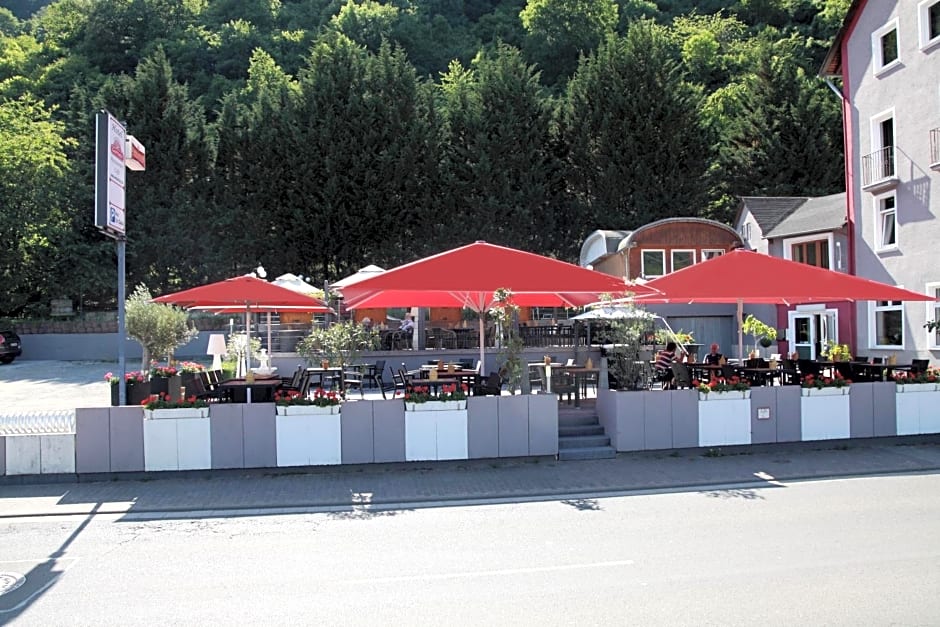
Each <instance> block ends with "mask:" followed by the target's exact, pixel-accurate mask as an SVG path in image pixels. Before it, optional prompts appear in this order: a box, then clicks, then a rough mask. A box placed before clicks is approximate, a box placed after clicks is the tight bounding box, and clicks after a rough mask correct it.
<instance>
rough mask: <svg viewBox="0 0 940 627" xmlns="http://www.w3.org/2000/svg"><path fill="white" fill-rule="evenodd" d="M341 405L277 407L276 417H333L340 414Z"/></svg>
mask: <svg viewBox="0 0 940 627" xmlns="http://www.w3.org/2000/svg"><path fill="white" fill-rule="evenodd" d="M341 409H342V406H341V405H326V406H320V405H277V415H278V416H333V415H335V414H338V413H340V411H341Z"/></svg>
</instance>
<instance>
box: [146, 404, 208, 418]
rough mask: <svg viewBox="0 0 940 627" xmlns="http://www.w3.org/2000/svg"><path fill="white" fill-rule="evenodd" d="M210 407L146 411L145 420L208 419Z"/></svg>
mask: <svg viewBox="0 0 940 627" xmlns="http://www.w3.org/2000/svg"><path fill="white" fill-rule="evenodd" d="M208 417H209V408H208V407H176V408H171V409H145V410H144V420H166V419H180V418H208Z"/></svg>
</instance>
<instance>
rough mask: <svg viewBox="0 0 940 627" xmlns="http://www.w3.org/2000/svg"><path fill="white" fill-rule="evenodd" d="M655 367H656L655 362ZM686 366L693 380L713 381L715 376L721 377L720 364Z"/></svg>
mask: <svg viewBox="0 0 940 627" xmlns="http://www.w3.org/2000/svg"><path fill="white" fill-rule="evenodd" d="M653 365H654V366H655V362H654V364H653ZM686 365H687V366H688V367H689V371H690V373H691V375H692V378H693V379H698V380H699V381H711V378H712V377H713V376H715V377H718V376H721V365H720V364H706V363H693V364H686Z"/></svg>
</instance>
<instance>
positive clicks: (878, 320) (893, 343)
mask: <svg viewBox="0 0 940 627" xmlns="http://www.w3.org/2000/svg"><path fill="white" fill-rule="evenodd" d="M871 307H872V315H871V316H870V319H871V325H870V330H869V337H870V338H871V339H873V340H874V343H873V344H872V348H904V306H903V305H902V304H901V301H899V300H879V301H877V302H875V303H873V304H872V306H871Z"/></svg>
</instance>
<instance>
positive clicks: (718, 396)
mask: <svg viewBox="0 0 940 627" xmlns="http://www.w3.org/2000/svg"><path fill="white" fill-rule="evenodd" d="M747 398H751V391H750V390H727V391H724V392H699V393H698V400H700V401H739V400H741V399H747Z"/></svg>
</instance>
